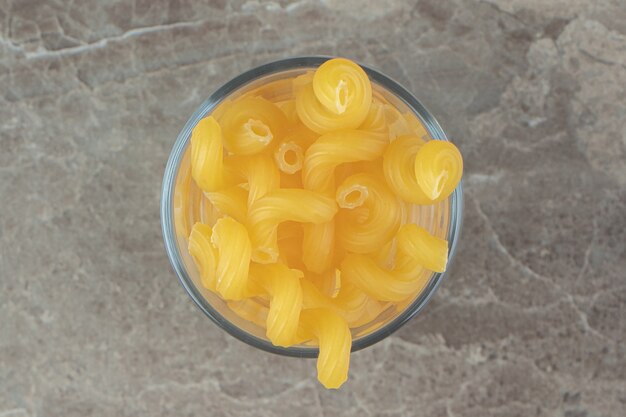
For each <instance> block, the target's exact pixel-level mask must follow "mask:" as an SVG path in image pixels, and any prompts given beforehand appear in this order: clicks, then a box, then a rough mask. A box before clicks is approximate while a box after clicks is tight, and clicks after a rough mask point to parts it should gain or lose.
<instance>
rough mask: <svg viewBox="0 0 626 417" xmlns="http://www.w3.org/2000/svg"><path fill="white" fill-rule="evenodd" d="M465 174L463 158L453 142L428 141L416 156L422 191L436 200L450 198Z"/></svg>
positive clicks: (417, 173)
mask: <svg viewBox="0 0 626 417" xmlns="http://www.w3.org/2000/svg"><path fill="white" fill-rule="evenodd" d="M462 175H463V158H462V157H461V153H460V152H459V150H458V149H457V147H456V146H454V144H453V143H451V142H447V141H443V140H431V141H428V142H426V144H424V145H423V146H422V147H421V148H420V149H419V151H417V155H416V156H415V177H416V178H417V183H418V184H419V186H420V188H421V189H422V191H423V192H424V193H425V194H426V196H427V197H428V198H429V199H430V200H431V201H434V202H437V201H441V200H443V199H444V198H448V196H449V195H450V194H452V192H453V191H454V189H455V188H456V186H457V184H458V183H459V181H461V176H462Z"/></svg>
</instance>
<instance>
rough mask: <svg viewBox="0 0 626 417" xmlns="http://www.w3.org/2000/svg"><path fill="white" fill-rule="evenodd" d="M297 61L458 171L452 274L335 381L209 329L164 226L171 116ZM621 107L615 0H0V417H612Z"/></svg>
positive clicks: (619, 409) (625, 350) (625, 325)
mask: <svg viewBox="0 0 626 417" xmlns="http://www.w3.org/2000/svg"><path fill="white" fill-rule="evenodd" d="M302 54H332V55H343V56H347V57H350V58H353V59H357V60H360V61H362V62H364V63H367V64H370V65H372V66H374V67H376V68H378V69H380V70H382V71H384V72H385V73H387V74H389V75H390V76H392V77H394V78H396V79H397V80H398V81H400V82H401V83H403V84H404V85H406V86H407V87H408V88H409V89H410V90H412V91H413V92H414V93H415V94H416V95H417V96H418V97H419V98H420V99H421V100H422V101H423V102H424V103H425V104H426V105H427V106H428V107H429V108H430V109H431V110H432V111H433V113H434V114H435V115H436V116H437V117H438V118H439V120H440V121H441V123H442V124H443V126H444V127H445V128H446V129H447V130H448V131H449V133H450V134H451V136H452V137H453V138H455V140H456V141H457V143H458V144H459V146H460V148H461V150H462V152H463V153H464V156H465V161H466V174H465V175H466V176H465V184H466V191H467V194H466V208H467V210H466V214H465V228H464V233H463V238H462V242H461V246H460V251H459V253H458V258H457V262H456V263H455V265H454V268H453V269H452V270H451V274H450V277H449V279H448V280H447V281H446V282H445V283H444V285H443V286H442V288H441V290H440V291H439V292H438V293H437V295H436V297H435V298H434V300H433V302H432V303H431V304H430V305H429V306H428V308H427V309H426V310H425V311H424V313H423V314H422V315H420V316H419V317H418V318H417V319H415V320H413V321H412V322H411V323H410V324H409V325H407V326H406V327H404V328H403V329H402V330H401V331H399V332H398V333H396V334H395V335H393V336H392V337H390V338H388V339H386V340H385V341H383V342H381V343H379V344H377V345H376V346H374V347H372V348H369V349H366V350H365V351H361V352H358V353H357V354H355V355H354V356H353V359H352V368H351V371H350V380H349V382H348V383H347V384H346V385H345V386H344V387H343V388H342V389H341V390H340V391H338V392H327V391H325V390H324V389H322V388H321V387H320V386H319V385H318V384H317V382H316V380H315V366H314V361H310V360H298V359H290V358H283V357H279V356H275V355H271V354H267V353H263V352H260V351H257V350H255V349H253V348H251V347H249V346H247V345H245V344H243V343H241V342H239V341H237V340H235V339H233V338H232V337H230V336H228V335H226V334H225V333H224V332H222V331H220V330H219V329H218V328H217V327H216V326H215V325H214V324H212V323H211V322H210V321H209V320H208V319H206V318H205V317H204V316H203V315H202V314H201V312H200V311H199V310H198V309H197V308H196V307H195V306H194V305H193V303H192V302H191V301H190V299H189V298H188V297H187V295H186V294H185V293H184V291H183V289H182V287H181V286H180V284H179V283H178V281H177V279H176V277H175V276H174V274H173V272H172V270H171V269H170V266H169V264H168V261H167V258H166V256H165V252H164V249H163V244H162V240H161V233H160V225H159V198H160V195H159V192H160V184H161V178H162V174H163V168H164V165H165V161H166V158H167V156H168V154H169V151H170V148H171V146H172V144H173V142H174V138H175V137H176V135H177V133H178V131H179V130H180V129H181V127H182V125H183V124H184V122H185V121H186V119H187V118H188V117H189V115H190V114H191V113H192V111H193V110H194V109H195V108H196V107H197V106H198V105H199V104H200V103H201V102H202V101H203V100H204V99H205V98H206V97H207V96H208V95H209V94H210V92H211V91H212V90H213V89H215V88H216V87H218V86H219V85H221V84H222V83H223V82H225V81H226V80H228V79H229V78H231V77H232V76H234V75H235V74H238V73H239V72H241V71H243V70H246V69H248V68H250V67H251V66H254V65H257V64H261V63H265V62H268V61H271V60H274V59H278V58H284V57H288V56H293V55H302ZM625 97H626V3H625V2H624V1H623V0H617V1H587V0H554V1H545V0H512V1H511V0H485V1H462V0H420V1H402V0H395V1H378V0H370V1H358V0H343V1H341V0H326V1H323V2H315V1H313V0H301V1H297V2H289V1H284V0H279V1H274V2H265V1H262V2H261V1H241V0H239V1H233V2H228V1H226V0H216V1H212V2H209V4H208V5H207V4H206V2H201V1H192V0H169V1H168V0H135V1H126V2H123V1H100V0H81V1H62V0H56V1H43V0H0V199H1V203H0V417H9V416H10V417H27V416H28V417H31V416H40V417H43V416H69V417H71V416H89V415H97V416H140V415H145V416H156V415H164V416H165V415H167V416H196V415H207V416H208V415H210V416H339V415H341V416H387V417H391V416H429V417H443V416H447V417H461V416H462V417H473V416H476V417H483V416H505V417H506V416H508V417H514V416H523V417H528V416H561V417H599V416H615V417H623V416H625V415H626V346H625V339H626V307H625V305H626V254H625V242H626V233H625V227H626V165H625V164H626V162H625V161H626V151H625V148H626V129H625V123H624V120H625V117H626V102H625Z"/></svg>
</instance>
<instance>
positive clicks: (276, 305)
mask: <svg viewBox="0 0 626 417" xmlns="http://www.w3.org/2000/svg"><path fill="white" fill-rule="evenodd" d="M300 278H302V272H301V271H298V270H296V269H289V268H288V267H287V266H286V265H283V264H269V265H260V264H254V263H253V264H252V265H251V266H250V279H251V280H252V281H253V282H255V283H256V284H257V285H258V286H260V287H262V288H263V289H264V290H265V291H266V292H267V294H268V295H269V297H270V308H269V313H268V315H267V337H268V339H270V340H271V341H272V343H273V344H275V345H277V346H285V347H286V346H291V345H292V344H294V341H295V340H296V332H297V331H298V322H299V319H300V310H301V309H302V287H301V286H300Z"/></svg>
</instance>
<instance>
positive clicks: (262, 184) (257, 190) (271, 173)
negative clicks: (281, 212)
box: [224, 154, 280, 205]
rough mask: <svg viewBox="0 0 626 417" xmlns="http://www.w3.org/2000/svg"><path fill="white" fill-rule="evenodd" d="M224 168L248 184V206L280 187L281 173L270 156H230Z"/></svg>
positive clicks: (226, 159) (225, 160)
mask: <svg viewBox="0 0 626 417" xmlns="http://www.w3.org/2000/svg"><path fill="white" fill-rule="evenodd" d="M224 166H225V168H227V169H228V170H229V171H230V172H231V173H233V174H234V175H235V176H237V177H239V178H241V181H243V182H245V183H247V184H248V186H247V187H248V205H250V204H252V203H253V202H254V201H256V200H258V199H259V198H260V197H263V196H264V195H266V194H267V193H268V192H270V191H272V190H275V189H277V188H279V186H280V171H279V170H278V168H277V167H276V164H275V163H274V161H273V159H272V157H271V156H270V155H268V154H258V155H251V156H230V157H228V158H225V159H224Z"/></svg>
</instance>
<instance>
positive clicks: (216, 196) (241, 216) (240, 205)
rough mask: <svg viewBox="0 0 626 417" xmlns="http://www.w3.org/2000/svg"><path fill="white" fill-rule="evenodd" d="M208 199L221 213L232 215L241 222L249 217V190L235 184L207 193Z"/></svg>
mask: <svg viewBox="0 0 626 417" xmlns="http://www.w3.org/2000/svg"><path fill="white" fill-rule="evenodd" d="M205 196H206V197H207V199H208V200H209V201H210V202H211V204H213V206H214V207H215V208H216V209H217V210H219V212H220V213H222V214H223V215H226V216H230V217H232V218H233V219H235V220H237V221H238V222H239V223H245V222H246V219H247V217H248V206H247V204H248V191H246V190H244V189H243V188H242V187H241V186H238V185H234V186H232V187H228V188H224V189H222V190H220V191H214V192H212V193H205Z"/></svg>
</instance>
